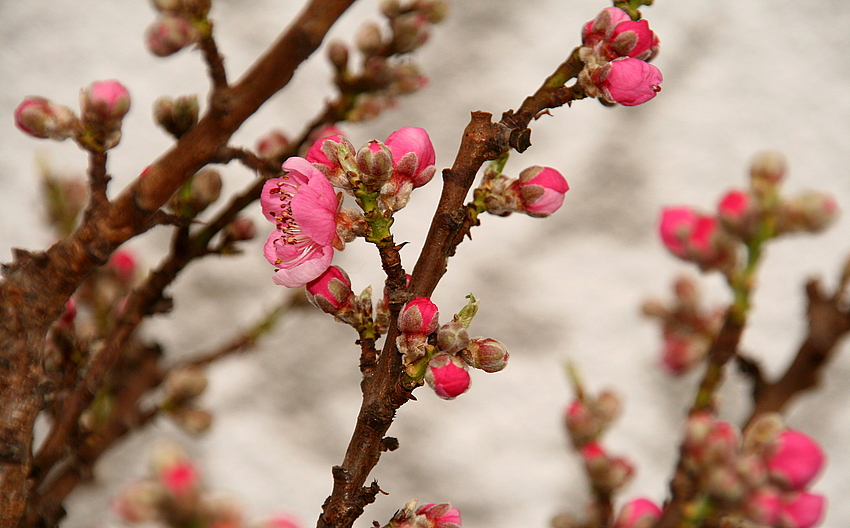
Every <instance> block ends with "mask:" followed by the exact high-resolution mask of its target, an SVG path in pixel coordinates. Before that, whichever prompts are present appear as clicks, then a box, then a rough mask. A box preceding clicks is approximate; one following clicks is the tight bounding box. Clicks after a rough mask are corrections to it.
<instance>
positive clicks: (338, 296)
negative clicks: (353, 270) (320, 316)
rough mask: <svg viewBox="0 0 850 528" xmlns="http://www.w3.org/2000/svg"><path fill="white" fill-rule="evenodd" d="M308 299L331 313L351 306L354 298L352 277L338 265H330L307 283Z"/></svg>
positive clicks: (334, 313)
mask: <svg viewBox="0 0 850 528" xmlns="http://www.w3.org/2000/svg"><path fill="white" fill-rule="evenodd" d="M307 299H309V301H310V302H311V303H312V304H313V305H314V306H316V307H317V308H318V309H320V310H322V311H323V312H325V313H329V314H331V315H336V314H338V313H339V312H340V310H342V309H344V308H346V307H349V306H350V305H351V303H352V301H353V299H354V292H353V291H352V290H351V279H349V278H348V274H347V273H345V271H344V270H343V269H342V268H340V267H338V266H330V267H329V268H328V269H327V270H325V272H324V273H322V274H321V275H319V276H318V277H317V278H316V279H314V280H312V281H310V282H308V283H307Z"/></svg>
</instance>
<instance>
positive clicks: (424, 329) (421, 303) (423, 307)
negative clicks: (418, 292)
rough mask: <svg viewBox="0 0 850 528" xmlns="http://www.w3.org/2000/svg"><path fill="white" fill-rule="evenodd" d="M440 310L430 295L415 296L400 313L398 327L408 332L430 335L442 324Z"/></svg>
mask: <svg viewBox="0 0 850 528" xmlns="http://www.w3.org/2000/svg"><path fill="white" fill-rule="evenodd" d="M439 317H440V310H439V308H437V305H436V304H434V303H432V302H431V299H429V298H428V297H414V298H413V299H411V300H410V302H408V303H407V304H405V305H404V307H403V308H402V309H401V312H400V313H399V315H398V329H399V330H400V331H401V332H404V333H406V334H419V335H426V336H427V335H430V334H433V333H434V332H436V331H437V327H438V326H439V324H440V321H439Z"/></svg>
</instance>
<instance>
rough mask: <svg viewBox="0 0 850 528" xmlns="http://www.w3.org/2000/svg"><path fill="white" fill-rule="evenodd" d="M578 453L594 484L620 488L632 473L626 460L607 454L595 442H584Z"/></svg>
mask: <svg viewBox="0 0 850 528" xmlns="http://www.w3.org/2000/svg"><path fill="white" fill-rule="evenodd" d="M580 453H581V457H582V458H583V459H584V464H585V467H586V469H587V474H588V476H589V477H590V480H591V482H592V483H593V485H594V486H598V487H601V488H604V489H607V490H609V491H613V490H616V489H619V488H622V487H623V486H624V485H625V484H626V483H627V482H628V481H629V480H630V479H631V477H632V474H633V473H634V468H633V467H632V464H631V463H630V462H629V461H628V460H626V459H625V458H622V457H612V456H609V455H608V453H606V452H605V450H604V449H603V448H602V446H601V445H599V443H597V442H590V443H587V444H585V445H584V446H583V447H582V448H581V449H580Z"/></svg>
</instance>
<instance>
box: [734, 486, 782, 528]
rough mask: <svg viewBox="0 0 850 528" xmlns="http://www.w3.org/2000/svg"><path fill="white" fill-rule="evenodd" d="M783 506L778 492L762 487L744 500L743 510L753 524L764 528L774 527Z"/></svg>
mask: <svg viewBox="0 0 850 528" xmlns="http://www.w3.org/2000/svg"><path fill="white" fill-rule="evenodd" d="M781 505H782V498H781V497H780V495H779V491H778V490H776V489H774V488H770V487H762V488H759V489H756V490H755V491H753V492H752V493H751V494H750V495H749V496H748V497H747V498H746V499H744V503H743V509H744V513H745V514H746V515H747V518H748V519H749V520H751V521H752V522H754V523H757V524H759V525H762V526H774V525H776V521H778V520H779V513H780V507H781Z"/></svg>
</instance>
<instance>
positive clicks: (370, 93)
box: [328, 0, 448, 122]
mask: <svg viewBox="0 0 850 528" xmlns="http://www.w3.org/2000/svg"><path fill="white" fill-rule="evenodd" d="M381 9H382V11H383V14H384V16H386V17H387V19H388V26H389V28H388V31H385V30H384V28H382V26H381V25H380V24H378V23H376V22H372V21H369V22H366V23H365V24H363V26H361V28H360V29H359V30H358V32H357V36H356V39H355V44H356V46H357V49H358V50H359V51H360V54H361V55H362V67H361V70H360V71H359V72H354V71H352V70H351V69H350V68H349V55H350V53H349V49H348V47H347V46H346V45H345V44H343V43H342V42H339V41H336V42H332V43H331V44H330V45H329V46H328V58H329V59H330V61H331V63H332V64H333V66H334V68H335V70H336V76H335V83H336V85H337V87H338V88H339V90H340V92H342V93H343V94H352V95H353V96H354V104H353V107H351V108H350V109H349V110H348V111H347V113H346V115H345V119H346V120H347V121H352V122H357V121H364V120H367V119H373V118H375V117H377V116H378V115H380V113H381V112H382V111H384V110H385V109H387V108H390V107H392V106H394V105H395V103H396V100H397V98H398V96H400V95H407V94H410V93H413V92H416V91H417V90H419V89H420V88H422V87H423V86H425V85H426V83H427V79H426V78H425V77H424V76H423V75H422V74H421V73H420V71H419V68H418V67H417V66H416V64H415V63H413V62H411V61H410V60H398V56H400V55H407V54H409V53H411V52H413V51H415V50H417V49H419V48H420V47H421V46H422V45H423V44H425V42H426V41H427V40H428V37H429V35H430V26H431V25H432V24H437V23H439V22H441V21H442V20H443V19H445V17H446V14H447V11H448V6H447V3H446V2H445V0H415V1H413V2H407V3H405V4H402V3H401V2H399V1H398V0H389V1H385V2H382V4H381Z"/></svg>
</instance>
